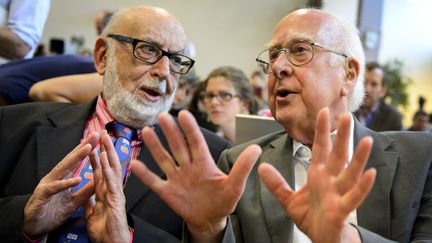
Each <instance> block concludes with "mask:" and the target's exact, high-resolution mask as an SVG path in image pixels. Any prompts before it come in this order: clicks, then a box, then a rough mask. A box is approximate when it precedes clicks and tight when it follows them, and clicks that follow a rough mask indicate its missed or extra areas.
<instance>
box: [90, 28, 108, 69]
mask: <svg viewBox="0 0 432 243" xmlns="http://www.w3.org/2000/svg"><path fill="white" fill-rule="evenodd" d="M107 48H108V46H107V39H106V37H105V36H100V37H99V38H97V40H96V43H95V48H94V51H93V56H94V63H95V68H96V71H97V72H98V73H99V74H100V75H104V74H105V68H106V60H107Z"/></svg>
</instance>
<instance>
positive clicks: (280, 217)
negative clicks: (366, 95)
mask: <svg viewBox="0 0 432 243" xmlns="http://www.w3.org/2000/svg"><path fill="white" fill-rule="evenodd" d="M364 136H372V138H373V139H374V143H373V148H372V152H371V155H370V157H369V160H368V164H367V167H368V168H370V167H374V168H376V169H377V177H376V181H375V184H374V186H373V188H372V191H371V192H370V193H369V195H368V196H367V198H366V199H365V201H364V202H363V203H362V204H361V206H360V207H359V208H358V209H357V221H358V225H359V226H358V229H359V232H360V234H361V237H362V239H363V242H371V243H372V242H374V243H375V242H387V241H389V240H387V239H390V240H394V241H398V242H410V241H413V242H414V241H416V240H417V242H419V241H420V240H425V241H421V242H426V241H427V242H431V241H432V168H431V166H432V134H426V133H414V132H385V133H377V132H373V131H371V130H369V129H367V128H365V127H363V126H362V125H360V124H359V123H358V122H355V129H354V144H355V145H357V144H358V142H359V140H360V138H361V137H364ZM292 142H293V140H292V139H291V138H290V137H289V136H287V134H286V133H285V132H279V133H274V134H271V135H267V136H265V137H262V138H259V139H257V140H254V141H251V142H250V143H248V144H244V145H239V146H236V147H234V148H232V149H229V150H227V151H225V152H224V153H222V155H221V157H220V159H219V161H218V166H219V167H220V168H221V169H222V170H223V171H225V172H228V171H229V170H231V168H232V166H233V163H234V161H235V159H236V157H237V156H238V154H239V153H240V152H241V151H243V149H244V148H245V147H246V146H247V145H249V144H253V143H256V144H258V145H260V146H261V148H262V150H263V153H262V155H261V156H260V158H259V159H258V162H257V163H256V165H255V167H254V169H253V170H252V172H251V174H250V175H249V178H248V181H247V185H246V188H245V192H244V194H243V196H242V197H241V199H240V201H239V203H238V205H237V207H236V209H235V212H234V214H233V215H232V216H231V217H230V218H231V222H232V228H227V229H228V230H227V232H226V235H225V238H227V239H229V238H230V237H232V235H231V234H235V238H236V239H237V242H248V243H251V242H257V243H261V242H292V239H293V238H292V237H293V236H292V232H293V223H292V221H291V220H290V219H289V218H288V217H287V216H286V214H285V212H284V210H283V209H282V207H281V206H280V204H279V203H278V202H277V200H276V199H275V198H274V197H273V195H272V194H271V193H270V192H269V191H268V190H267V188H266V187H265V186H264V185H263V184H262V183H261V181H260V179H259V176H258V172H257V167H258V165H259V164H260V163H261V161H264V162H269V163H271V164H272V165H273V166H275V167H276V169H277V170H278V171H279V172H280V173H281V174H282V176H283V177H284V178H285V179H286V180H287V181H288V183H289V184H290V185H291V187H292V188H293V185H294V181H295V180H294V165H293V162H292V161H293V155H292ZM231 230H232V231H231ZM230 235H231V236H230ZM227 242H229V240H228V241H227Z"/></svg>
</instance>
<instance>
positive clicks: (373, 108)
mask: <svg viewBox="0 0 432 243" xmlns="http://www.w3.org/2000/svg"><path fill="white" fill-rule="evenodd" d="M364 86H365V93H366V95H365V97H364V100H363V104H362V105H361V106H360V109H359V110H357V111H356V112H355V113H354V115H355V116H356V117H357V119H358V120H359V121H360V123H361V124H363V125H364V126H366V127H367V128H370V129H372V130H374V131H377V132H380V131H389V130H394V131H400V130H401V129H402V116H401V114H400V113H399V112H398V111H397V110H396V109H394V108H393V107H391V106H389V105H387V104H386V103H385V102H384V100H383V98H384V96H385V94H386V92H387V86H386V83H385V72H384V69H383V68H382V67H381V66H380V65H379V64H378V63H376V62H370V63H367V64H366V73H365V83H364Z"/></svg>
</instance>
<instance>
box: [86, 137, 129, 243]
mask: <svg viewBox="0 0 432 243" xmlns="http://www.w3.org/2000/svg"><path fill="white" fill-rule="evenodd" d="M100 144H101V153H100V154H98V153H97V152H96V151H93V152H92V153H91V154H90V163H91V165H92V167H93V181H94V185H95V195H96V198H95V200H89V202H88V203H87V205H86V217H87V232H88V234H89V237H90V239H91V241H92V242H130V232H129V227H128V222H127V216H126V206H125V204H126V198H125V195H124V193H123V178H122V172H121V165H120V162H119V158H118V156H117V153H116V150H115V148H114V146H113V143H112V141H111V139H110V137H109V135H108V134H107V132H106V131H103V132H102V133H101V138H100Z"/></svg>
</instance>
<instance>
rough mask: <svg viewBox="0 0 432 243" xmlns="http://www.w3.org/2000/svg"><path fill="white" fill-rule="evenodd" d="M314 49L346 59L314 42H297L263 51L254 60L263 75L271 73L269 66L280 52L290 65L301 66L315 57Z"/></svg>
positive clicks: (339, 53) (341, 54)
mask: <svg viewBox="0 0 432 243" xmlns="http://www.w3.org/2000/svg"><path fill="white" fill-rule="evenodd" d="M316 47H319V48H321V49H323V50H325V51H328V52H333V53H335V54H337V55H340V56H343V57H345V58H348V56H347V55H345V54H343V53H341V52H338V51H335V50H331V49H329V48H326V47H324V46H322V45H321V44H318V43H316V42H309V41H297V42H294V43H292V44H291V45H289V46H288V47H287V48H270V49H267V50H264V51H262V52H261V53H260V54H259V55H258V57H257V58H256V59H255V60H256V61H257V64H258V67H260V68H261V69H262V71H263V72H264V73H271V65H272V64H273V63H274V62H275V61H276V59H277V58H278V57H279V55H280V54H281V53H282V52H283V53H284V54H285V57H286V58H287V59H288V61H289V62H290V63H291V64H292V65H294V66H302V65H306V64H308V63H310V62H311V61H312V59H313V58H314V55H315V48H316Z"/></svg>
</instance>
